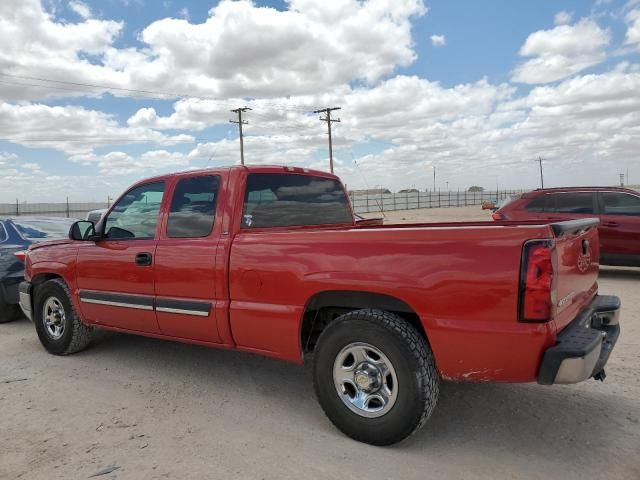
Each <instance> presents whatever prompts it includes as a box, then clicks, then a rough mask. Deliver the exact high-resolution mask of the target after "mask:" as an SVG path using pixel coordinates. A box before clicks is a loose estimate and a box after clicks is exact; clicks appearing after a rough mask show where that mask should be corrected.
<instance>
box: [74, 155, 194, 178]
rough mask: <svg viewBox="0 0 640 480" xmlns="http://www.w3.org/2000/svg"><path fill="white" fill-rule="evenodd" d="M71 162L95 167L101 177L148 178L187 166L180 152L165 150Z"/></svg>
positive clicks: (79, 157)
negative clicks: (138, 176) (141, 175)
mask: <svg viewBox="0 0 640 480" xmlns="http://www.w3.org/2000/svg"><path fill="white" fill-rule="evenodd" d="M69 160H71V161H72V162H76V163H80V164H83V165H95V166H97V167H98V171H99V172H100V174H102V175H107V176H110V177H112V176H121V175H131V174H142V173H144V174H145V176H150V175H153V174H155V173H158V172H162V171H166V170H167V169H176V168H180V167H185V166H188V164H189V160H188V158H187V157H186V156H185V155H184V154H182V153H180V152H168V151H166V150H153V151H149V152H145V153H143V154H142V155H140V156H137V157H134V156H132V155H130V154H128V153H125V152H120V151H114V152H109V153H107V154H104V155H97V154H95V153H89V154H80V155H73V156H71V157H69Z"/></svg>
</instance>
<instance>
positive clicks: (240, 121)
mask: <svg viewBox="0 0 640 480" xmlns="http://www.w3.org/2000/svg"><path fill="white" fill-rule="evenodd" d="M247 110H251V108H249V107H241V108H234V109H233V110H231V111H232V112H233V113H237V114H238V121H235V120H229V123H237V124H238V128H239V130H240V165H244V140H243V139H242V125H246V124H247V123H249V122H247V121H246V120H242V113H243V112H246V111H247Z"/></svg>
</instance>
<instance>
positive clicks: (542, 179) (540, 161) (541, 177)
mask: <svg viewBox="0 0 640 480" xmlns="http://www.w3.org/2000/svg"><path fill="white" fill-rule="evenodd" d="M538 162H539V163H540V184H541V185H542V188H544V177H543V176H542V157H538Z"/></svg>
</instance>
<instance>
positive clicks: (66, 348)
mask: <svg viewBox="0 0 640 480" xmlns="http://www.w3.org/2000/svg"><path fill="white" fill-rule="evenodd" d="M51 298H54V299H56V300H57V301H58V303H59V304H60V305H61V306H62V309H63V311H64V330H63V331H62V332H61V335H60V337H59V338H55V337H54V336H53V335H52V333H50V331H49V329H48V328H47V326H46V325H45V319H44V312H43V309H44V305H45V302H47V301H48V300H49V299H51ZM33 321H34V323H35V325H36V331H37V332H38V338H40V343H42V346H43V347H44V348H45V349H46V350H47V351H48V352H49V353H52V354H54V355H69V354H71V353H76V352H79V351H81V350H84V349H85V348H87V346H89V344H90V343H91V338H92V333H93V328H91V327H88V326H87V325H85V324H84V323H82V320H80V317H79V315H78V313H77V312H76V309H75V307H74V306H73V303H72V302H71V292H70V291H69V287H68V286H67V284H66V283H65V282H64V281H63V280H61V279H54V280H49V281H47V282H45V283H43V284H42V285H39V286H38V287H36V289H35V298H34V311H33Z"/></svg>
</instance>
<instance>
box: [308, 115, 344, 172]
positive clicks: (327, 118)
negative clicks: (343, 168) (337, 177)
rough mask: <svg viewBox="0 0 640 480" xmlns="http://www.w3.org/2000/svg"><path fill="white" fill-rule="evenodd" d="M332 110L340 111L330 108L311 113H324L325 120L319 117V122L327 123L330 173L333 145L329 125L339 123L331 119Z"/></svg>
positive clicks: (337, 119) (335, 119)
mask: <svg viewBox="0 0 640 480" xmlns="http://www.w3.org/2000/svg"><path fill="white" fill-rule="evenodd" d="M334 110H340V107H330V108H322V109H320V110H314V111H313V113H324V114H325V115H326V117H325V118H322V117H320V120H321V121H323V122H327V128H328V129H329V168H330V170H331V173H333V143H332V140H331V123H333V122H339V121H340V119H339V118H331V112H332V111H334Z"/></svg>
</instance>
